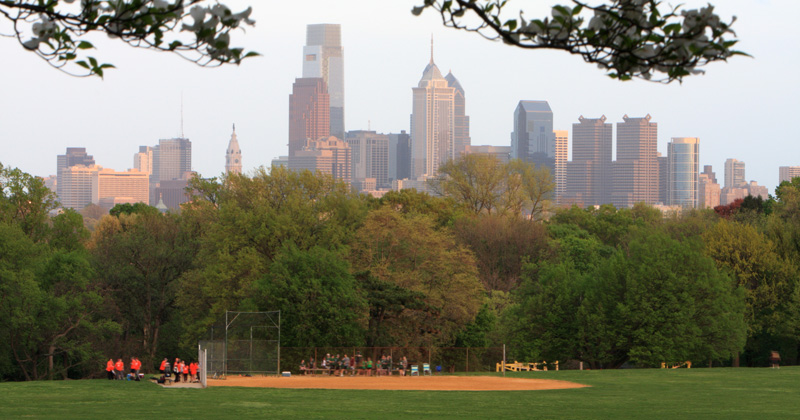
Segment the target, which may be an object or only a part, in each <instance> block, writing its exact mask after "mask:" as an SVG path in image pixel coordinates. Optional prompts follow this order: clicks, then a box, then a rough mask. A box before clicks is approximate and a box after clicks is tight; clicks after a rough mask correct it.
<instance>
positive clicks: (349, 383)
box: [208, 376, 587, 391]
mask: <svg viewBox="0 0 800 420" xmlns="http://www.w3.org/2000/svg"><path fill="white" fill-rule="evenodd" d="M208 386H244V387H259V388H306V389H309V388H313V389H388V390H423V391H534V390H542V389H568V388H583V387H586V386H587V385H582V384H578V383H574V382H567V381H556V380H550V379H520V378H502V377H498V376H420V377H417V376H414V377H408V376H406V377H398V376H392V377H385V376H384V377H361V376H357V377H344V378H341V377H330V376H314V377H312V376H292V377H290V378H286V377H273V376H258V377H240V376H231V377H228V379H225V380H212V379H209V380H208Z"/></svg>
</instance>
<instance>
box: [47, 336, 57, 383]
mask: <svg viewBox="0 0 800 420" xmlns="http://www.w3.org/2000/svg"><path fill="white" fill-rule="evenodd" d="M55 351H56V346H54V345H52V344H51V345H50V348H49V349H48V351H47V378H48V379H50V380H51V381H52V380H53V379H54V378H53V374H54V372H53V354H54V353H55Z"/></svg>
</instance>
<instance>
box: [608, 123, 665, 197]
mask: <svg viewBox="0 0 800 420" xmlns="http://www.w3.org/2000/svg"><path fill="white" fill-rule="evenodd" d="M622 119H623V121H624V122H621V123H617V160H616V161H615V162H614V164H613V191H612V198H611V200H612V202H613V203H614V205H615V206H616V207H618V208H622V207H632V206H633V205H634V204H636V203H638V202H645V203H647V204H655V203H656V202H658V201H659V197H658V196H659V188H658V186H659V176H658V151H657V146H658V124H657V123H654V122H651V121H650V120H651V119H652V117H651V116H650V114H647V115H646V116H645V117H643V118H631V117H628V116H627V115H625V116H623V117H622Z"/></svg>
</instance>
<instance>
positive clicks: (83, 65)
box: [75, 60, 89, 70]
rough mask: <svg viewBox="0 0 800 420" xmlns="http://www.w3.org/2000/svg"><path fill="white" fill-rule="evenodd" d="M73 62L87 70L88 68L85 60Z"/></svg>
mask: <svg viewBox="0 0 800 420" xmlns="http://www.w3.org/2000/svg"><path fill="white" fill-rule="evenodd" d="M75 64H77V65H79V66H81V67H83V68H85V69H87V70H88V69H89V65H88V64H86V62H85V61H83V60H81V61H76V62H75Z"/></svg>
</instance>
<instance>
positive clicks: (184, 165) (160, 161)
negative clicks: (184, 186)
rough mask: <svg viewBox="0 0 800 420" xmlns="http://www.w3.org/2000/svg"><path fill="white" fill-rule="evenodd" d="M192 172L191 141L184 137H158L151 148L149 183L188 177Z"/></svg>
mask: <svg viewBox="0 0 800 420" xmlns="http://www.w3.org/2000/svg"><path fill="white" fill-rule="evenodd" d="M190 172H192V142H191V141H190V140H189V139H186V138H173V139H160V140H159V141H158V146H155V147H154V148H153V177H152V178H151V183H153V182H160V181H169V180H173V179H188V174H189V173H190Z"/></svg>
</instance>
